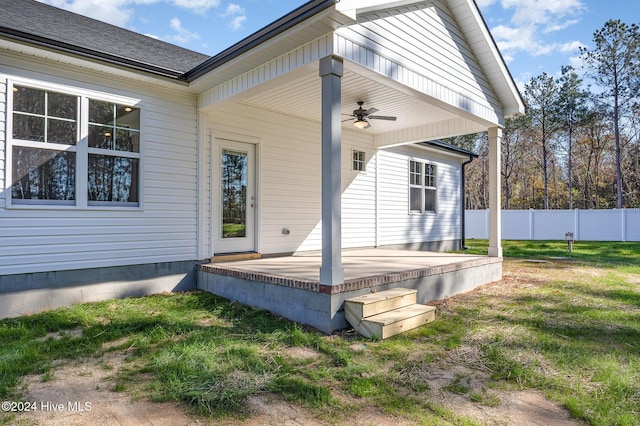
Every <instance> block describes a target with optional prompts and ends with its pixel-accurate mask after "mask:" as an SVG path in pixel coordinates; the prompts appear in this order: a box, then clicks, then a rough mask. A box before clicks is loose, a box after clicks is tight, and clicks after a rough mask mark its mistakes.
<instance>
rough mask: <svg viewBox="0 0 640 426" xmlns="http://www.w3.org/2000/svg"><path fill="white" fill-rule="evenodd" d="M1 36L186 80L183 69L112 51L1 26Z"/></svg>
mask: <svg viewBox="0 0 640 426" xmlns="http://www.w3.org/2000/svg"><path fill="white" fill-rule="evenodd" d="M0 37H2V38H6V39H8V40H13V41H18V42H20V43H25V44H31V45H35V46H38V47H43V48H47V49H53V50H55V51H57V52H64V53H69V54H72V55H76V56H80V57H83V58H87V59H93V60H99V61H101V62H106V63H109V64H112V65H118V66H122V67H125V68H129V69H134V70H137V71H144V72H147V73H151V74H154V75H157V76H161V77H167V78H171V79H173V80H184V78H183V77H182V76H183V73H182V72H181V71H176V70H172V69H167V68H162V67H158V66H155V65H151V64H148V63H145V62H140V61H136V60H133V59H127V58H123V57H120V56H117V55H112V54H110V53H105V52H100V51H98V50H93V49H87V48H84V47H79V46H75V45H72V44H69V43H64V42H61V41H56V40H51V39H48V38H46V37H41V36H37V35H33V34H29V33H25V32H22V31H18V30H15V29H12V28H7V27H2V26H0Z"/></svg>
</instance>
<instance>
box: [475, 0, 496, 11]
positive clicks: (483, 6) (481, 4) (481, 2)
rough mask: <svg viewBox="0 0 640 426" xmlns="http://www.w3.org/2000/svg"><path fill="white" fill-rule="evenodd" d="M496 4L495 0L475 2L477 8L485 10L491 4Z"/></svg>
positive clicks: (478, 0)
mask: <svg viewBox="0 0 640 426" xmlns="http://www.w3.org/2000/svg"><path fill="white" fill-rule="evenodd" d="M495 2H496V0H476V3H477V4H478V7H479V8H481V9H482V8H485V7H489V6H491V5H492V4H494V3H495Z"/></svg>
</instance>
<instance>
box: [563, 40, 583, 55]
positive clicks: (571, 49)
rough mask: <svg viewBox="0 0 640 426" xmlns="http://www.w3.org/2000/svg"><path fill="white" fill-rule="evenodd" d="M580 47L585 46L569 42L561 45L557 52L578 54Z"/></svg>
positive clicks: (578, 42)
mask: <svg viewBox="0 0 640 426" xmlns="http://www.w3.org/2000/svg"><path fill="white" fill-rule="evenodd" d="M581 47H586V45H585V44H584V43H582V42H580V41H570V42H568V43H562V44H561V45H560V49H559V50H560V52H563V53H578V51H579V50H580V48H581Z"/></svg>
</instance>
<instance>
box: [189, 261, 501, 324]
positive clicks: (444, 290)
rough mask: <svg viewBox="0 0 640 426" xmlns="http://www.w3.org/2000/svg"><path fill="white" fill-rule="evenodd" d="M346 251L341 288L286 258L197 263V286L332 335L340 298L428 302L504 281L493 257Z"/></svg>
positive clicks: (308, 264) (340, 318)
mask: <svg viewBox="0 0 640 426" xmlns="http://www.w3.org/2000/svg"><path fill="white" fill-rule="evenodd" d="M349 253H350V257H345V258H343V260H344V261H345V265H346V266H345V271H346V272H347V277H348V279H346V280H345V282H344V283H342V284H339V285H333V286H331V285H323V284H320V283H319V280H318V279H317V278H315V277H312V276H313V275H314V274H315V275H317V269H316V268H315V266H316V265H315V263H314V261H313V260H310V259H307V258H306V257H288V258H269V259H260V260H256V261H241V262H229V263H226V264H209V265H199V266H198V278H197V282H198V288H199V289H201V290H204V291H209V292H211V293H214V294H216V295H219V296H222V297H225V298H227V299H230V300H234V301H237V302H239V303H242V304H245V305H249V306H253V307H256V308H261V309H265V310H268V311H270V312H273V313H275V314H277V315H280V316H283V317H285V318H288V319H290V320H293V321H296V322H299V323H302V324H307V325H310V326H312V327H315V328H317V329H318V330H320V331H322V332H323V333H326V334H330V333H332V332H334V331H336V330H340V329H344V328H347V327H349V324H348V323H347V321H346V319H345V315H344V300H345V299H349V298H351V297H355V296H360V295H363V294H367V293H371V292H374V291H383V290H388V289H392V288H397V287H404V288H411V289H415V290H417V291H418V294H417V300H418V303H427V302H430V301H432V300H437V299H443V298H446V297H450V296H453V295H455V294H459V293H463V292H466V291H469V290H472V289H474V288H476V287H477V286H479V285H483V284H487V283H490V282H494V281H498V280H500V279H502V260H501V259H496V258H487V257H479V256H476V257H473V256H459V257H455V256H448V257H444V256H446V255H442V254H437V255H434V256H432V257H429V256H428V255H424V257H420V254H416V252H407V256H405V257H402V252H399V251H393V252H391V251H389V252H384V251H378V250H373V251H367V252H366V253H363V254H362V255H361V256H359V255H357V254H353V252H351V251H350V252H349ZM372 253H376V255H375V256H374V255H371V254H372ZM377 253H384V254H385V255H387V257H380V256H379V255H377ZM389 253H393V254H394V256H391V255H390V254H389ZM409 253H410V254H409ZM367 254H368V255H369V257H368V258H367V257H366V256H365V255H367ZM380 259H386V260H387V263H386V264H384V263H383V261H382V260H380ZM434 259H437V260H434ZM367 261H371V262H372V263H373V264H374V265H375V266H372V265H371V264H369V263H368V262H367ZM436 262H439V263H440V264H434V263H436ZM420 263H423V264H424V265H422V266H421V267H420V266H419V265H420ZM355 275H358V276H355Z"/></svg>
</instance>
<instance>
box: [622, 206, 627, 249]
mask: <svg viewBox="0 0 640 426" xmlns="http://www.w3.org/2000/svg"><path fill="white" fill-rule="evenodd" d="M620 214H621V215H622V218H621V220H620V223H621V225H622V226H621V227H620V228H621V229H620V230H621V231H622V238H621V240H622V242H623V243H625V242H627V210H626V209H620Z"/></svg>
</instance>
